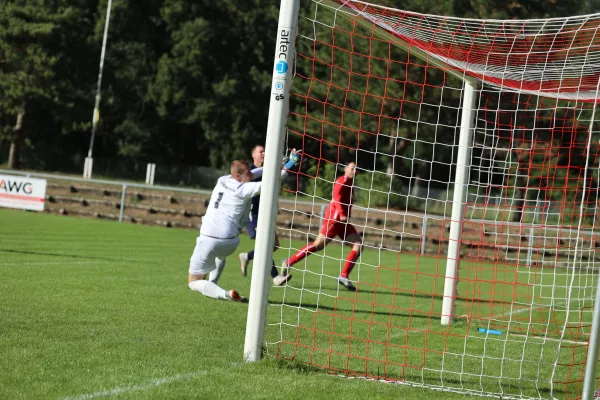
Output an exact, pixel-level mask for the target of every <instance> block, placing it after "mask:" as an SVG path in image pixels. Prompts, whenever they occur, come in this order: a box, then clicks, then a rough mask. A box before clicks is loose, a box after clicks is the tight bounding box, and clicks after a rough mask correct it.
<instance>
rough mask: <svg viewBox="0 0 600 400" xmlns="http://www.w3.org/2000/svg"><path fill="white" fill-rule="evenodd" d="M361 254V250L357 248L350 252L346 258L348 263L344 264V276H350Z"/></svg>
mask: <svg viewBox="0 0 600 400" xmlns="http://www.w3.org/2000/svg"><path fill="white" fill-rule="evenodd" d="M359 256H360V252H359V251H355V250H352V251H351V252H350V254H348V258H346V264H344V269H343V270H342V278H348V276H349V275H350V272H352V268H354V264H356V260H357V259H358V257H359Z"/></svg>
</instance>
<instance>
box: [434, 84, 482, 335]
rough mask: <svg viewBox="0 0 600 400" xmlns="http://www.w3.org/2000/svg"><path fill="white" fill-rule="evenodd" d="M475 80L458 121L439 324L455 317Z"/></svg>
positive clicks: (466, 86)
mask: <svg viewBox="0 0 600 400" xmlns="http://www.w3.org/2000/svg"><path fill="white" fill-rule="evenodd" d="M475 85H476V83H475V82H472V81H470V80H469V79H465V81H464V94H463V104H462V118H461V121H460V139H459V141H458V156H457V159H456V178H455V180H454V197H453V199H452V216H451V220H450V236H449V241H448V256H447V259H446V279H445V281H444V300H443V303H442V320H441V323H442V325H450V324H451V323H452V320H453V318H454V307H455V303H456V283H457V281H458V264H459V258H460V235H461V233H462V225H463V214H464V204H465V199H466V194H467V190H466V189H467V183H468V182H467V176H468V174H469V166H470V161H469V158H470V150H471V149H470V145H471V138H472V137H473V116H474V113H473V110H474V108H475Z"/></svg>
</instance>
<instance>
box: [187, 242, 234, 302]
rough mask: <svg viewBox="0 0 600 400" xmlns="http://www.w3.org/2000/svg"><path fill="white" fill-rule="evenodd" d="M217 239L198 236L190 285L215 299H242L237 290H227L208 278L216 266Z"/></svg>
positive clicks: (190, 274) (190, 273) (192, 262)
mask: <svg viewBox="0 0 600 400" xmlns="http://www.w3.org/2000/svg"><path fill="white" fill-rule="evenodd" d="M215 246H216V244H215V241H214V240H212V239H207V238H203V237H201V236H200V237H198V239H197V240H196V247H195V248H194V253H193V254H192V257H191V258H190V267H189V272H188V287H189V288H190V289H191V290H193V291H195V292H199V293H202V294H203V295H205V296H207V297H212V298H214V299H224V300H233V301H242V300H243V298H242V297H241V296H240V295H239V294H238V292H237V291H235V290H229V291H227V290H225V289H223V288H221V287H220V286H219V285H217V284H216V283H214V282H211V281H208V280H207V279H206V278H207V277H208V275H209V274H210V273H211V272H212V271H213V270H214V269H215V268H216V258H217V257H216V253H215Z"/></svg>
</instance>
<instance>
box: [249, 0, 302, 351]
mask: <svg viewBox="0 0 600 400" xmlns="http://www.w3.org/2000/svg"><path fill="white" fill-rule="evenodd" d="M299 5H300V0H281V5H280V8H279V26H278V28H277V42H276V44H275V62H274V67H273V81H272V85H271V102H270V105H269V121H268V123H267V138H266V141H265V153H266V154H269V156H268V157H266V158H265V164H264V167H263V178H262V193H261V196H260V204H259V207H260V214H259V216H258V221H257V224H258V226H259V227H260V228H259V229H258V230H257V232H256V245H255V249H256V253H255V258H254V267H253V268H252V281H251V282H250V303H249V304H248V319H247V323H246V339H245V342H244V360H245V361H247V362H256V361H259V360H260V359H261V356H262V344H263V337H264V332H265V321H266V314H267V300H268V297H269V289H270V286H269V285H270V279H269V271H270V269H271V260H272V258H273V241H274V235H273V232H275V218H276V216H277V198H278V197H279V188H280V183H281V182H280V168H281V159H282V152H283V140H284V138H285V136H284V135H285V126H286V122H287V114H288V104H289V99H288V97H289V88H290V84H291V81H292V69H293V65H294V55H295V54H294V43H295V41H296V33H297V30H298V8H299Z"/></svg>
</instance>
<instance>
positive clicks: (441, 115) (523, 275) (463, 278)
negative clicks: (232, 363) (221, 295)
mask: <svg viewBox="0 0 600 400" xmlns="http://www.w3.org/2000/svg"><path fill="white" fill-rule="evenodd" d="M291 4H292V2H288V1H284V2H282V11H281V13H282V15H283V14H284V10H288V11H289V10H290V9H291V8H293V7H297V3H294V4H295V5H294V6H293V7H292V6H291ZM288 11H285V13H286V14H285V15H287V17H281V16H280V18H284V19H283V21H284V22H281V21H282V20H280V28H279V30H278V35H281V31H282V29H281V26H283V27H284V28H286V29H287V28H290V32H291V31H292V30H293V31H294V33H293V34H290V35H291V37H292V38H293V39H290V42H293V44H290V45H289V46H288V45H287V44H286V46H285V49H286V51H290V52H291V54H289V55H286V60H291V57H292V55H293V56H294V62H293V65H294V68H293V76H294V82H293V85H291V87H290V86H289V84H291V77H292V75H291V74H292V71H291V70H292V68H291V67H289V68H287V69H285V68H283V69H281V68H278V67H277V62H278V60H277V58H276V60H275V63H276V64H275V68H274V78H273V87H274V88H275V89H276V88H277V86H276V85H277V84H278V83H279V82H280V81H279V80H278V79H279V78H278V76H280V75H281V74H280V72H281V71H283V70H285V72H286V74H284V77H285V84H284V85H281V86H280V87H281V88H282V90H284V91H285V92H283V93H279V95H283V98H280V99H279V100H281V101H277V99H276V93H275V89H273V90H272V91H273V94H272V97H271V104H270V105H271V109H270V114H269V131H268V138H267V154H269V156H268V157H267V160H266V161H268V160H269V158H270V160H271V161H269V162H271V163H272V164H269V165H267V164H265V173H266V172H267V170H269V171H270V172H269V174H270V175H268V176H267V175H266V174H265V176H264V177H263V182H264V185H265V190H267V191H266V192H263V195H262V196H261V197H262V198H261V220H260V221H259V224H260V226H261V227H262V226H265V227H267V228H266V229H265V230H264V231H262V232H263V233H262V235H263V236H258V237H257V243H256V255H257V258H256V259H255V261H256V268H255V269H254V271H253V276H252V283H251V292H250V307H249V314H248V327H247V331H246V343H245V348H244V357H245V359H246V360H247V361H258V360H259V359H260V357H261V354H262V351H263V350H264V351H266V352H267V353H268V354H269V355H271V356H273V357H277V358H279V359H283V360H293V361H294V362H295V363H300V364H306V365H308V366H310V367H314V368H320V369H323V370H325V371H327V372H328V373H330V374H336V375H342V376H351V377H363V378H367V379H372V380H382V381H386V382H393V383H400V384H409V385H413V386H420V387H427V388H433V389H440V390H445V391H453V392H460V393H468V394H476V395H482V396H496V397H502V398H515V399H529V398H532V399H533V398H535V399H540V398H561V399H562V398H564V399H578V398H581V397H582V396H583V397H584V398H592V397H593V395H594V392H595V389H596V388H597V387H598V385H599V384H600V381H599V380H598V376H597V373H596V370H595V366H596V363H597V358H598V326H600V321H599V318H600V309H598V308H597V307H596V306H597V300H596V298H597V297H598V296H599V295H598V285H599V284H600V281H599V279H598V276H599V273H600V227H599V226H598V224H599V223H600V208H599V207H598V205H600V168H599V167H600V118H599V115H598V114H597V113H596V109H597V105H598V104H599V99H600V96H599V90H598V87H599V85H600V14H592V15H586V16H575V17H568V18H554V19H536V20H509V21H501V20H477V19H463V18H454V17H447V16H436V15H425V14H418V13H414V12H409V11H402V10H397V9H393V8H389V7H383V6H379V5H376V4H370V3H366V2H362V1H357V0H310V1H307V2H304V3H302V5H301V7H300V8H299V12H298V19H297V25H296V22H295V21H296V20H295V18H296V16H295V15H293V13H288ZM286 18H287V19H286ZM290 18H291V19H290ZM290 21H292V22H290ZM296 26H297V33H296V28H295V27H296ZM277 41H278V42H280V41H281V37H280V36H278V37H277ZM292 46H293V47H292ZM278 56H279V47H278V50H277V55H276V57H278ZM287 57H289V58H287ZM288 88H289V91H288ZM288 100H289V103H288ZM288 104H289V105H288ZM288 106H289V108H288ZM286 117H287V120H286ZM286 122H287V126H286ZM286 128H287V129H286ZM284 130H285V131H286V133H285V140H286V141H287V143H286V147H289V148H294V147H295V148H298V149H301V150H302V151H303V162H302V166H301V168H300V170H299V171H298V173H297V174H294V175H293V179H289V180H287V181H286V182H285V184H284V185H283V187H282V190H283V191H285V192H286V196H287V197H288V199H291V200H292V201H287V202H286V203H285V204H283V203H282V204H281V206H280V207H277V205H276V199H277V195H278V193H279V190H280V187H279V180H278V177H277V170H278V168H279V166H280V164H278V163H280V160H278V159H277V158H278V157H279V156H280V154H281V153H282V151H283V143H282V141H283V136H280V135H283V134H284V133H283V132H284ZM272 141H275V142H276V143H273V142H272ZM350 162H353V163H355V166H356V175H355V176H354V177H353V178H352V181H351V182H352V185H351V192H352V200H351V201H352V208H351V213H350V216H349V218H348V220H347V221H342V220H339V221H337V222H336V223H338V224H339V226H338V227H341V228H343V229H341V228H340V229H341V230H337V231H336V234H337V236H335V237H333V236H332V237H330V238H328V239H330V240H331V241H330V242H328V244H327V245H326V246H325V247H324V248H323V249H320V248H319V249H317V248H313V247H311V246H310V244H311V242H313V241H314V240H315V238H316V237H317V235H318V234H319V232H321V231H322V230H321V225H322V223H323V218H326V219H327V215H324V214H323V209H324V207H325V206H326V205H327V204H328V203H329V202H330V201H331V199H332V195H333V191H334V188H335V187H336V182H338V180H339V179H340V177H341V176H342V175H345V174H347V171H346V169H345V167H346V166H347V165H348V163H350ZM267 210H270V211H268V212H266V211H267ZM276 211H278V212H279V216H277V215H276ZM263 218H264V219H263ZM275 219H277V224H275ZM349 224H351V225H352V226H353V227H354V228H355V229H356V230H357V231H358V232H359V233H360V236H361V240H362V243H361V246H360V251H358V253H357V243H356V242H355V238H356V236H353V239H352V243H349V242H348V240H346V239H347V235H346V233H349V232H353V231H352V229H351V228H350V227H349V226H348V225H349ZM275 227H276V229H277V232H278V233H279V235H280V237H281V238H282V240H281V245H280V248H279V250H278V252H277V253H276V256H277V258H278V259H285V261H286V262H287V265H289V266H290V273H291V274H292V275H293V279H292V280H291V281H289V282H288V283H287V284H286V285H285V286H282V287H276V288H273V289H271V290H270V293H269V289H270V287H269V282H268V272H267V271H268V269H269V267H270V265H269V264H270V260H271V256H272V253H271V250H272V241H271V240H272V237H271V235H272V233H273V231H274V229H275ZM259 234H260V231H259ZM344 274H345V275H344ZM346 277H347V279H349V280H350V281H351V282H353V283H354V284H355V286H356V288H357V291H351V290H348V285H347V281H344V279H346ZM267 310H268V312H267ZM590 396H591V397H590Z"/></svg>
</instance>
